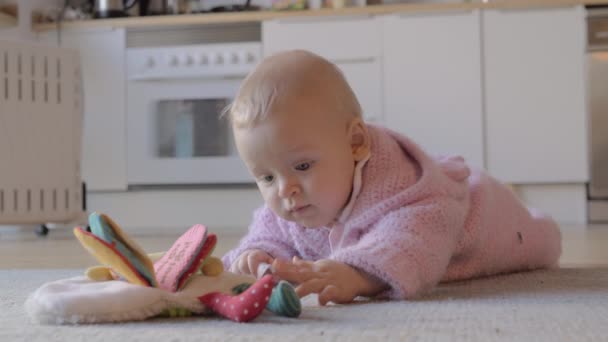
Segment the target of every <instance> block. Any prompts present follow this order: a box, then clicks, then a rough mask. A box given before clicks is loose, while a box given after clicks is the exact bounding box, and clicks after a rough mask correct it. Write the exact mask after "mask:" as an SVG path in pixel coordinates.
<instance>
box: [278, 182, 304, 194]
mask: <svg viewBox="0 0 608 342" xmlns="http://www.w3.org/2000/svg"><path fill="white" fill-rule="evenodd" d="M299 193H300V186H299V185H298V183H297V182H294V181H289V180H287V181H284V182H282V183H281V185H280V188H279V196H281V197H283V198H290V197H293V196H295V195H297V194H299Z"/></svg>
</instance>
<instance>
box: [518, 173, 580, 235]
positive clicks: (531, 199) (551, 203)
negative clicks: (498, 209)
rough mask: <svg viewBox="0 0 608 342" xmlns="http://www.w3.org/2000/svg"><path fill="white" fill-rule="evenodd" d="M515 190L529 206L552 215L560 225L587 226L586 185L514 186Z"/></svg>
mask: <svg viewBox="0 0 608 342" xmlns="http://www.w3.org/2000/svg"><path fill="white" fill-rule="evenodd" d="M513 189H514V190H515V192H516V193H517V195H518V196H519V197H520V198H521V200H522V201H523V202H524V203H525V204H526V205H527V206H529V207H534V208H536V209H539V210H541V211H543V212H545V213H547V214H549V215H551V216H552V217H553V218H554V219H555V220H556V221H557V222H559V223H560V224H563V225H568V226H578V227H585V225H586V224H587V190H586V187H585V184H532V185H529V184H526V185H513Z"/></svg>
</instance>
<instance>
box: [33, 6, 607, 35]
mask: <svg viewBox="0 0 608 342" xmlns="http://www.w3.org/2000/svg"><path fill="white" fill-rule="evenodd" d="M576 5H608V0H496V1H491V2H480V1H473V2H453V1H450V2H443V3H437V2H434V3H429V2H426V3H425V2H410V3H400V4H387V5H371V6H365V7H345V8H342V9H331V8H324V9H319V10H292V11H252V12H228V13H200V14H182V15H164V16H149V17H129V18H113V19H96V20H83V21H72V22H63V23H62V24H61V28H62V29H87V28H108V27H110V28H111V27H115V28H121V27H125V28H130V27H151V26H156V27H158V26H177V25H204V24H222V23H237V22H261V21H264V20H272V19H283V18H295V17H321V16H361V15H370V16H371V15H382V14H390V13H415V12H449V11H472V10H476V9H525V8H550V7H564V6H576ZM56 29H57V24H56V23H45V24H36V25H34V27H33V30H34V31H38V32H43V31H50V30H56Z"/></svg>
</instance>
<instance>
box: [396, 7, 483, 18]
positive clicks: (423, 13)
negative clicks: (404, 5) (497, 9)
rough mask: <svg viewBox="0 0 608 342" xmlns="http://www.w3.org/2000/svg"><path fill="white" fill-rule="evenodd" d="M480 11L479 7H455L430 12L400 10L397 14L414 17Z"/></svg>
mask: <svg viewBox="0 0 608 342" xmlns="http://www.w3.org/2000/svg"><path fill="white" fill-rule="evenodd" d="M476 11H479V10H477V9H454V10H445V11H430V10H429V11H428V12H399V13H397V16H398V17H399V18H412V17H430V16H439V15H462V14H471V13H473V12H476Z"/></svg>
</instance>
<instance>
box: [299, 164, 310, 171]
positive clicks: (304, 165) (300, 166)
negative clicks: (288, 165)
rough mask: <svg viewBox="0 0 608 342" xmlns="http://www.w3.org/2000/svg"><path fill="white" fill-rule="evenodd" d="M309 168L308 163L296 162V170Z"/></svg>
mask: <svg viewBox="0 0 608 342" xmlns="http://www.w3.org/2000/svg"><path fill="white" fill-rule="evenodd" d="M308 169H310V163H302V164H298V166H296V170H298V171H306V170H308Z"/></svg>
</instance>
